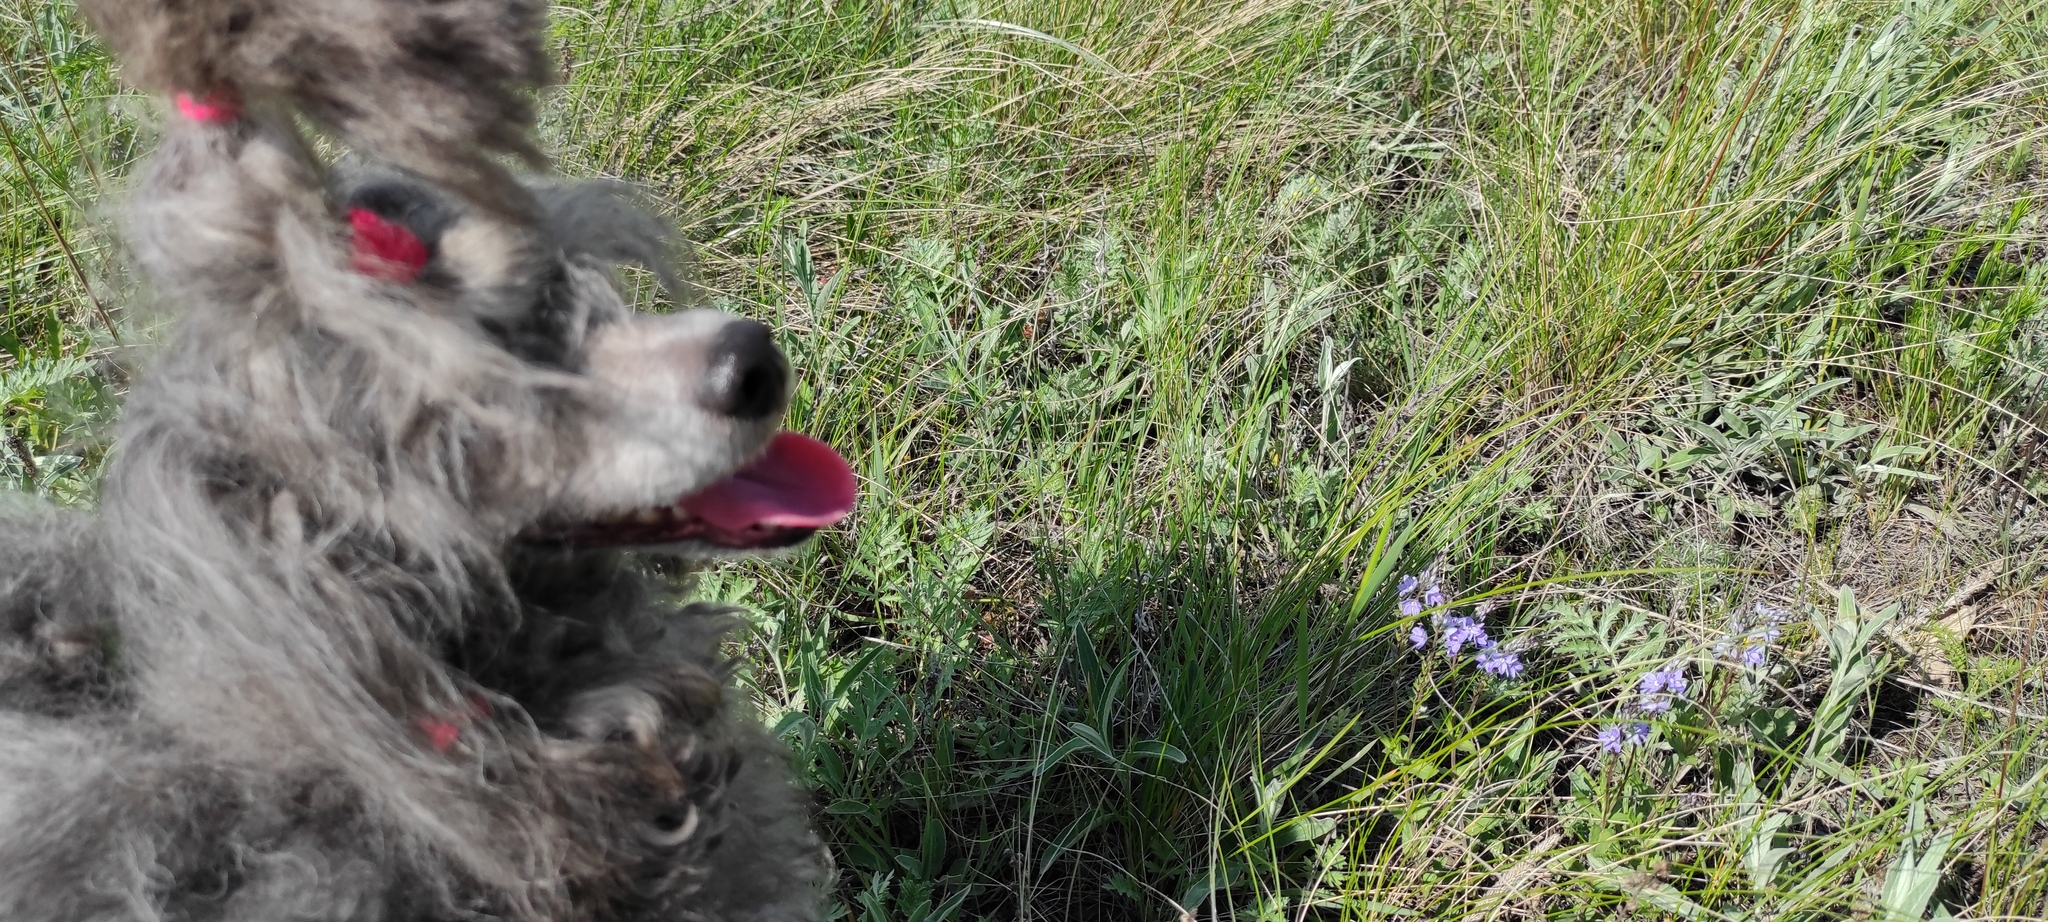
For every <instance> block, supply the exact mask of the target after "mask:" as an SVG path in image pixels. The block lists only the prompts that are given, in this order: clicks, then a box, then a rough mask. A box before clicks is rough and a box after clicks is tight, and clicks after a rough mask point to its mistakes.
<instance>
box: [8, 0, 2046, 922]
mask: <svg viewBox="0 0 2048 922" xmlns="http://www.w3.org/2000/svg"><path fill="white" fill-rule="evenodd" d="M2044 17H2048V8H2044V7H2043V5H2042V4H2039V3H2025V2H2021V3H1999V2H1986V0H1921V2H1907V3H1877V2H1844V0H1807V2H1803V3H1795V2H1780V0H1754V2H1748V3H1741V4H1711V3H1697V2H1687V3H1680V4H1658V3H1645V2H1642V0H1628V2H1616V0H1586V2H1582V3H1577V4H1567V3H1559V2H1544V3H1506V2H1502V0H1465V2H1445V0H1413V2H1403V3H1388V2H1370V0H1240V2H1236V3H1220V2H1214V0H1182V2H1176V3H1171V4H1166V5H1160V4H1151V3H1145V4H1140V3H1134V2H1129V0H1096V2H1091V3H1085V4H1084V3H1073V2H1069V0H993V2H984V3H974V2H971V0H957V2H952V0H933V2H915V3H897V2H887V0H877V2H864V0H854V2H846V3H838V4H828V3H812V2H782V0H733V2H727V0H699V2H695V3H678V2H666V0H663V2H657V0H576V2H573V3H571V4H570V5H568V6H566V7H563V8H560V9H558V10H557V20H558V25H557V35H556V41H557V43H558V45H559V47H560V51H561V58H562V61H563V62H564V74H565V82H564V86H563V87H562V88H560V89H559V90H556V91H554V92H552V93H551V94H550V96H549V98H548V105H547V110H546V111H547V114H546V120H545V131H546V133H547V135H548V137H549V140H550V142H551V144H552V145H553V146H554V148H555V149H556V150H558V151H559V152H560V155H561V160H562V167H563V169H564V170H565V171H566V172H569V173H572V174H578V175H589V174H605V175H615V176H623V177H628V178H632V179H635V180H639V181H642V182H645V183H647V184H649V185H651V186H652V187H654V188H655V189H657V190H658V191H659V192H660V193H661V194H662V195H663V196H665V197H666V198H667V200H669V201H670V202H672V203H673V204H674V205H675V207H676V209H677V214H678V215H679V217H680V218H681V219H682V220H683V221H685V222H686V223H687V224H688V225H689V227H690V236H691V237H692V238H693V239H694V240H696V241H697V243H698V247H699V256H700V260H701V270H702V275H703V281H704V285H705V287H706V289H707V290H708V291H709V293H710V297H711V298H712V299H713V300H714V302H716V303H719V304H722V305H724V306H727V307H728V308H730V309H733V310H736V311H740V312H743V313H747V314H750V315H753V316H756V317H760V318H762V319H764V320H768V321H770V322H772V323H773V324H774V325H776V326H777V327H778V328H779V329H780V330H781V331H782V336H783V341H784V343H785V345H786V347H787V348H788V349H789V351H790V353H791V357H792V360H793V361H794V362H795V364H796V365H797V367H798V368H799V369H800V374H801V377H802V382H801V384H800V390H799V393H798V395H797V398H796V403H795V407H794V409H793V410H792V414H791V425H792V427H794V428H799V429H803V430H805V431H809V432H813V433H816V434H819V435H821V436H823V437H825V438H827V439H828V440H830V441H832V442H833V443H834V444H835V445H838V446H840V447H841V448H842V450H844V451H845V452H846V453H847V454H848V455H849V457H851V458H853V459H855V464H856V467H857V469H859V470H860V471H861V473H862V474H863V478H864V484H863V485H864V490H865V496H864V499H863V504H862V508H861V510H860V512H859V513H858V514H857V515H856V517H855V518H854V519H853V520H852V521H851V522H850V523H849V524H848V525H846V526H844V527H842V528H840V529H837V530H835V531H834V532H832V533H830V534H827V535H825V536H824V537H822V538H821V539H820V540H819V541H817V542H816V543H815V544H814V545H813V546H812V547H810V548H809V549H807V550H805V551H803V552H801V553H800V554H798V555H796V556H795V557H793V558H791V559H788V560H783V561H775V562H766V563H758V564H748V565H743V566H736V567H733V568H730V569H722V570H719V571H716V572H714V573H710V574H707V575H706V576H705V577H704V579H703V588H704V590H705V591H706V592H708V593H710V594H713V595H717V596H721V597H726V598H731V599H735V600H739V601H742V602H744V603H746V604H748V605H750V606H751V607H753V608H754V609H755V610H756V611H757V612H758V613H759V619H758V623H759V628H760V630H759V631H758V633H757V635H756V636H755V638H754V639H753V641H752V642H751V650H750V652H751V654H752V655H753V657H754V659H753V661H754V662H755V663H756V667H755V668H754V670H753V673H752V675H753V680H754V682H755V684H756V685H757V686H758V689H759V692H760V694H761V696H762V697H763V699H764V701H766V702H767V704H768V710H769V713H770V718H771V719H772V720H774V721H775V722H776V726H777V727H778V729H779V731H780V732H781V733H782V734H783V736H784V737H785V738H786V739H788V740H789V741H790V743H791V744H792V746H793V747H794V749H795V751H796V753H797V758H798V760H799V762H800V764H801V766H802V768H803V771H804V773H805V775H806V777H807V778H808V779H809V780H810V782H811V783H812V784H813V785H815V787H816V789H817V792H818V797H819V799H820V803H821V805H822V808H823V822H824V826H825V829H826V832H827V835H828V836H829V838H830V839H831V841H832V844H833V846H834V850H835V854H836V855H837V856H838V860H839V863H840V877H839V886H838V890H837V893H836V896H837V905H838V907H839V911H840V913H841V914H842V917H843V918H848V919H861V920H869V919H872V920H878V922H879V920H883V919H892V920H893V919H908V920H927V922H937V920H944V919H982V918H996V919H1025V918H1076V919H1083V918H1086V919H1093V918H1104V919H1108V918H1117V919H1122V918H1129V919H1164V920H1172V919H1182V918H1194V919H1211V918H1214V919H1225V918H1228V919H1246V920H1252V919H1259V920H1264V919H1275V920H1280V919H1286V920H1297V919H1316V920H1364V919H1405V918H1426V919H1439V918H1443V919H1470V920H1486V919H1527V918H1543V919H1606V918H1683V919H1757V920H1761V919H1813V920H1824V919H1841V918H1870V919H1881V920H1888V922H1889V920H1905V919H1916V920H1917V919H1923V918H1930V917H1931V918H1945V917H1951V916H1952V917H1956V918H1964V917H1967V918H1978V919H2000V918H2008V919H2017V918H2032V917H2037V916H2039V915H2041V914H2043V913H2048V856H2044V854H2043V849H2042V846H2043V841H2044V837H2048V836H2044V834H2048V828H2044V826H2043V823H2044V820H2048V789H2044V785H2048V781H2044V778H2048V775H2044V772H2048V761H2044V759H2043V757H2042V756H2041V755H2038V754H2036V753H2037V746H2036V744H2037V742H2039V737H2040V736H2041V735H2042V733H2043V730H2044V724H2043V721H2044V720H2048V695H2044V693H2043V685H2042V681H2043V680H2042V672H2041V667H2040V665H2039V663H2040V660H2041V658H2042V654H2043V650H2042V643H2041V639H2040V638H2041V636H2042V634H2041V631H2042V629H2043V627H2044V624H2043V620H2042V603H2041V601H2040V595H2039V590H2038V585H2039V581H2040V575H2041V566H2040V564H2041V562H2042V545H2043V542H2044V540H2048V521H2044V519H2043V516H2042V513H2041V511H2040V502H2041V499H2042V498H2043V493H2044V492H2048V479H2044V478H2043V476H2042V473H2041V470H2042V468H2041V461H2042V452H2043V449H2044V444H2048V443H2044V440H2043V435H2044V433H2043V431H2042V428H2041V427H2042V424H2043V422H2044V421H2048V404H2044V401H2043V397H2044V390H2043V386H2044V382H2048V318H2044V317H2043V316H2042V315H2041V306H2042V303H2043V302H2042V298H2043V295H2044V291H2048V268H2044V263H2043V260H2042V257H2043V253H2044V250H2043V245H2042V243H2041V242H2040V241H2041V240H2042V239H2043V227H2042V224H2041V216H2040V214H2039V212H2040V208H2041V206H2042V205H2043V204H2048V203H2044V201H2043V200H2042V195H2043V192H2044V190H2048V178H2044V177H2048V164H2044V162H2043V159H2042V157H2041V154H2040V148H2041V146H2042V145H2041V142H2042V141H2043V140H2044V132H2048V93H2044V90H2048V77H2044V76H2043V74H2044V73H2048V69H2044V55H2048V27H2044V25H2043V23H2044V22H2048V18H2044ZM0 19H4V22H0V48H5V49H9V50H8V52H7V53H8V54H10V55H11V57H10V58H9V60H8V61H7V62H6V63H7V67H5V68H4V69H0V72H4V73H5V74H6V75H7V77H6V80H7V93H6V94H5V95H4V96H0V105H4V107H5V110H4V112H0V123H4V126H5V129H6V137H5V140H6V147H5V150H6V151H7V156H6V157H5V158H0V170H4V173H0V179H4V183H0V188H4V189H5V193H4V194H5V198H4V223H0V248H4V250H5V254H6V257H7V258H6V260H5V263H4V265H5V266H6V267H7V273H8V274H7V276H6V278H7V282H6V287H5V289H4V290H5V302H4V304H5V308H4V310H5V314H4V319H0V347H4V348H5V352H6V355H7V356H9V358H6V359H0V398H4V403H5V406H6V407H7V413H8V415H7V418H6V419H7V432H8V437H9V450H8V451H6V452H4V453H0V455H4V460H0V475H4V476H7V477H10V478H12V479H13V481H14V482H15V483H16V484H17V485H19V486H21V487H23V488H27V489H33V490H38V491H43V492H46V493H50V494H52V495H55V496H57V497H59V498H60V499H62V500H64V501H68V502H90V501H91V496H92V487H91V481H92V471H93V470H94V467H95V464H96V462H97V459H98V457H99V452H100V448H99V445H100V442H99V440H98V439H97V434H98V433H100V432H101V431H102V430H103V428H104V423H105V421H106V419H107V418H109V416H110V414H111V413H112V410H111V406H112V404H113V400H112V399H111V397H110V392H111V391H112V390H113V389H114V387H115V385H116V384H117V383H118V382H116V381H113V380H109V379H108V376H107V374H106V373H105V367H106V363H105V362H103V361H101V360H100V359H101V358H102V357H103V356H104V355H105V354H106V353H107V351H108V349H109V348H110V347H111V346H112V344H114V343H115V342H116V341H117V339H118V337H117V336H116V334H115V332H114V331H115V330H119V329H121V328H120V327H119V319H120V315H119V314H118V313H117V311H118V305H119V303H120V301H121V298H120V293H121V292H122V291H123V285H122V281H121V276H120V275H119V272H118V269H117V268H116V267H117V266H118V261H117V260H115V259H112V258H110V257H111V256H112V254H111V253H110V251H109V247H108V243H107V241H108V239H109V238H108V236H107V234H106V233H105V232H104V228H103V227H102V225H101V224H100V223H99V222H98V220H97V218H96V215H97V214H98V212H97V211H96V208H97V206H98V204H99V203H100V202H102V201H103V200H104V196H105V195H106V194H107V193H108V192H109V191H110V190H115V189H118V187H119V185H120V178H119V177H121V176H122V175H124V172H125V170H126V169H127V168H128V166H129V164H130V162H131V159H132V157H133V156H134V155H135V151H136V150H138V149H140V148H141V147H143V146H146V141H143V140H138V134H137V129H136V121H135V116H136V114H137V113H138V112H140V111H143V110H142V108H141V107H140V106H139V105H138V104H137V102H136V101H135V100H134V99H133V98H131V97H127V96H123V95H119V94H117V93H116V92H115V90H114V84H113V82H112V80H111V79H110V78H109V76H108V74H107V63H106V60H105V57H104V55H103V53H102V52H100V51H99V50H98V49H97V47H96V46H95V45H93V44H92V43H91V42H89V41H88V40H86V39H85V38H83V37H81V35H80V33H79V32H78V31H77V29H76V27H75V26H74V25H72V24H71V21H70V20H69V19H68V18H66V16H65V15H64V11H63V10H62V9H55V10H52V9H51V8H49V7H47V6H45V5H40V4H30V3H27V2H25V0H14V6H13V7H12V8H11V10H10V11H9V12H7V13H6V14H5V15H4V16H0ZM122 335H124V336H133V335H137V334H133V333H131V332H130V331H127V330H122ZM1419 572H1428V573H1430V574H1433V575H1434V576H1435V578H1437V579H1438V580H1440V582H1441V584H1442V586H1443V587H1444V588H1445V589H1446V590H1448V596H1449V598H1447V599H1446V602H1445V604H1444V605H1442V606H1437V607H1435V608H1433V609H1432V610H1429V611H1425V612H1423V613H1421V614H1420V615H1415V616H1410V615H1406V614H1404V613H1403V612H1402V607H1401V604H1400V603H1401V593H1400V591H1399V588H1398V586H1397V584H1398V583H1399V581H1400V578H1401V577H1402V576H1403V575H1404V574H1409V573H1419ZM1759 603H1762V604H1765V605H1767V606H1770V607H1771V608H1773V609H1778V610H1782V611H1783V612H1785V614H1784V615H1783V616H1782V617H1783V619H1784V623H1783V624H1782V625H1781V626H1780V627H1779V628H1778V629H1777V633H1776V635H1775V636H1772V637H1770V638H1769V639H1768V642H1767V643H1766V640H1765V635H1764V634H1763V633H1761V631H1763V629H1764V628H1763V627H1762V625H1761V623H1760V622H1759V621H1758V620H1757V619H1758V617H1759V616H1757V615H1756V614H1755V612H1756V608H1755V606H1756V605H1758V604H1759ZM1482 605H1484V606H1488V613H1487V616H1486V623H1487V626H1488V629H1489V631H1490V632H1491V634H1492V636H1494V637H1496V638H1498V639H1499V640H1500V641H1501V642H1502V643H1503V644H1505V645H1506V648H1507V649H1510V650H1513V651H1514V652H1516V653H1517V654H1518V655H1519V657H1520V658H1521V660H1522V662H1523V663H1524V664H1525V665H1526V671H1525V672H1523V673H1522V674H1521V675H1520V676H1519V677H1518V678H1514V679H1502V678H1497V677H1493V676H1488V675H1484V674H1482V673H1480V672H1478V671H1477V670H1476V669H1475V668H1474V665H1473V664H1472V657H1471V655H1470V652H1469V651H1467V653H1466V654H1465V655H1464V656H1462V657H1459V658H1451V657H1447V656H1446V655H1444V652H1443V647H1442V646H1441V641H1442V634H1443V631H1442V627H1443V625H1442V624H1441V618H1442V617H1443V616H1445V615H1447V614H1470V613H1472V612H1473V611H1474V610H1475V609H1476V608H1478V607H1480V606H1482ZM1418 625H1420V626H1422V627H1423V628H1424V629H1425V631H1429V632H1430V633H1431V637H1430V639H1429V640H1428V643H1427V645H1426V646H1425V647H1424V649H1422V650H1411V649H1410V644H1409V641H1408V634H1409V631H1410V629H1411V628H1413V627H1415V626H1418ZM1731 632H1733V633H1734V634H1735V635H1736V636H1735V638H1734V640H1735V644H1734V646H1733V647H1730V646H1728V645H1727V640H1728V638H1727V636H1726V635H1728V634H1730V633H1731ZM1745 632H1746V633H1747V636H1745ZM1745 643H1748V645H1750V646H1752V647H1759V648H1760V649H1762V652H1763V662H1762V664H1761V665H1760V666H1756V667H1751V666H1748V665H1745V664H1744V663H1743V662H1742V658H1741V651H1742V649H1743V647H1744V644H1745ZM1674 668H1677V669H1682V670H1683V672H1684V674H1685V675H1686V676H1687V678H1688V687H1687V690H1686V692H1685V694H1684V695H1682V696H1678V698H1677V700H1676V701H1675V702H1674V705H1675V706H1673V707H1672V708H1671V709H1670V710H1669V711H1668V712H1664V713H1660V714H1655V715H1647V714H1644V713H1643V707H1642V705H1643V698H1642V695H1641V691H1640V682H1641V680H1642V677H1643V676H1644V675H1645V674H1647V673H1649V672H1652V671H1665V670H1670V669H1674ZM1637 723H1641V724H1643V725H1644V726H1645V728H1646V730H1645V731H1644V732H1645V733H1646V737H1647V738H1646V739H1645V740H1644V741H1643V742H1641V743H1632V744H1629V745H1625V746H1624V747H1623V749H1622V751H1621V752H1620V753H1613V754H1611V753H1608V752H1605V751H1604V750H1603V749H1602V748H1601V745H1600V742H1599V741H1600V739H1601V737H1602V734H1603V732H1606V733H1609V734H1610V735H1611V734H1614V733H1623V732H1631V731H1632V730H1633V727H1634V725H1635V724H1637Z"/></svg>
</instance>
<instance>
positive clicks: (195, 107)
mask: <svg viewBox="0 0 2048 922" xmlns="http://www.w3.org/2000/svg"><path fill="white" fill-rule="evenodd" d="M177 104H178V114H179V115H182V116H184V117H186V118H189V119H191V120H193V121H195V122H198V123H199V124H202V125H225V124H227V123H229V122H232V121H234V120H235V119H238V118H241V117H242V101H241V100H239V99H236V98H235V94H234V93H233V92H230V91H228V90H214V91H213V92H211V93H208V94H206V95H205V96H200V97H196V98H195V97H194V96H193V95H192V94H191V93H179V94H178V98H177Z"/></svg>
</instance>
